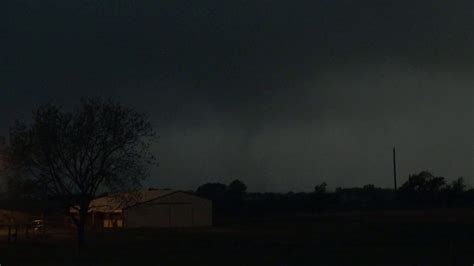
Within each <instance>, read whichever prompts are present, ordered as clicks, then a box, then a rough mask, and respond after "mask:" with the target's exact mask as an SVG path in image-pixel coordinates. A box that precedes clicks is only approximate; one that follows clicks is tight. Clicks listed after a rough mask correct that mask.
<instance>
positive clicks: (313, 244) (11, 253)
mask: <svg viewBox="0 0 474 266" xmlns="http://www.w3.org/2000/svg"><path fill="white" fill-rule="evenodd" d="M0 260H1V261H0V263H1V265H2V266H4V265H191V264H192V265H473V263H474V211H472V210H461V211H460V210H456V211H453V210H437V211H430V212H406V211H405V212H353V213H339V214H326V215H320V216H314V217H308V216H301V217H299V216H283V217H272V218H270V217H266V218H265V217H262V218H260V219H254V220H247V221H245V222H242V221H240V222H235V221H234V223H229V221H228V223H227V224H222V225H218V226H215V227H213V228H202V229H179V230H178V229H174V230H164V229H163V230H157V229H135V230H131V229H129V230H121V231H115V232H101V233H94V234H89V249H88V250H87V251H86V252H85V253H84V254H82V255H81V256H78V255H77V252H76V249H75V245H74V239H72V238H71V237H67V236H54V235H51V236H50V237H49V238H48V239H44V240H34V241H33V240H28V241H27V240H19V241H18V242H17V243H15V244H6V243H3V244H2V245H1V248H0Z"/></svg>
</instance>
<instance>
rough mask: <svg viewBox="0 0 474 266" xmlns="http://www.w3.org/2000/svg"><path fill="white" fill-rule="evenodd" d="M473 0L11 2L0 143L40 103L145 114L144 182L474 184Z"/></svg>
mask: <svg viewBox="0 0 474 266" xmlns="http://www.w3.org/2000/svg"><path fill="white" fill-rule="evenodd" d="M473 47H474V2H473V1H471V0H457V1H445V0H434V1H416V0H415V1H388V0H387V1H385V0H358V1H349V0H345V1H337V0H316V1H283V0H240V1H222V0H201V1H178V0H165V1H145V0H101V1H99V0H81V1H79V0H69V1H68V0H42V1H40V0H6V1H1V3H0V48H1V49H0V51H1V52H0V73H1V74H0V121H1V124H0V134H6V133H7V129H8V126H9V125H11V122H12V121H13V119H14V118H20V119H26V118H27V117H28V115H29V113H30V111H31V109H32V108H33V107H34V106H37V105H38V104H41V103H46V102H54V103H60V104H64V105H71V104H74V103H77V101H78V99H79V98H80V97H81V96H103V97H111V98H113V99H117V100H120V101H122V102H123V103H125V104H128V105H131V106H133V107H135V108H136V109H138V110H140V111H145V112H149V113H150V114H151V117H152V120H153V123H154V125H155V127H156V129H157V131H158V133H159V135H160V143H159V144H157V145H156V147H155V150H156V154H157V156H158V158H159V161H160V164H161V166H160V167H159V168H157V169H154V170H153V175H152V177H151V178H150V180H149V181H148V184H149V185H153V186H158V187H174V188H179V189H194V188H196V187H197V186H198V185H199V184H202V183H204V182H209V181H213V182H226V183H227V182H229V181H231V180H232V179H234V178H239V179H241V180H243V181H244V182H245V183H247V184H248V186H249V190H251V191H289V190H293V191H300V190H312V188H313V186H314V185H315V184H317V183H320V182H323V181H325V182H327V183H328V184H329V185H330V186H331V187H333V188H334V187H336V186H360V185H364V184H367V183H373V184H375V185H377V186H384V187H388V186H391V184H392V168H391V148H392V146H393V145H396V146H397V151H398V154H399V158H398V159H399V160H398V163H399V173H400V178H399V179H400V180H399V182H400V183H401V182H403V181H405V180H406V178H407V176H408V174H410V173H414V172H417V171H420V170H424V169H428V170H431V171H433V172H434V173H435V174H437V175H442V176H446V177H447V178H448V179H452V178H455V177H458V176H464V177H465V178H466V179H467V181H468V183H469V184H470V185H474V166H473V165H474V137H473V136H474V127H473V121H474V92H473V89H474V49H473Z"/></svg>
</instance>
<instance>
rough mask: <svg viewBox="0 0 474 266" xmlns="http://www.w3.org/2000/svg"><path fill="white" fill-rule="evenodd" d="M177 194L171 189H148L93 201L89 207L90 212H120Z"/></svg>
mask: <svg viewBox="0 0 474 266" xmlns="http://www.w3.org/2000/svg"><path fill="white" fill-rule="evenodd" d="M175 192H178V191H177V190H171V189H150V190H142V191H137V192H129V193H118V194H114V195H110V196H104V197H100V198H96V199H94V200H93V201H92V202H91V204H90V205H89V206H90V211H91V212H121V211H122V209H124V208H127V207H131V206H133V205H136V204H140V203H143V202H147V201H151V200H154V199H157V198H161V197H164V196H167V195H169V194H172V193H175Z"/></svg>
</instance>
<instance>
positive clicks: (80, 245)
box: [76, 209, 87, 254]
mask: <svg viewBox="0 0 474 266" xmlns="http://www.w3.org/2000/svg"><path fill="white" fill-rule="evenodd" d="M86 218H87V212H84V211H83V210H82V209H81V210H80V211H79V219H78V221H77V224H76V227H77V249H78V252H79V254H81V253H82V252H83V251H84V249H85V248H86Z"/></svg>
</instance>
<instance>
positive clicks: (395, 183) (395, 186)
mask: <svg viewBox="0 0 474 266" xmlns="http://www.w3.org/2000/svg"><path fill="white" fill-rule="evenodd" d="M393 187H394V190H395V191H397V158H396V153H395V147H393Z"/></svg>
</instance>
